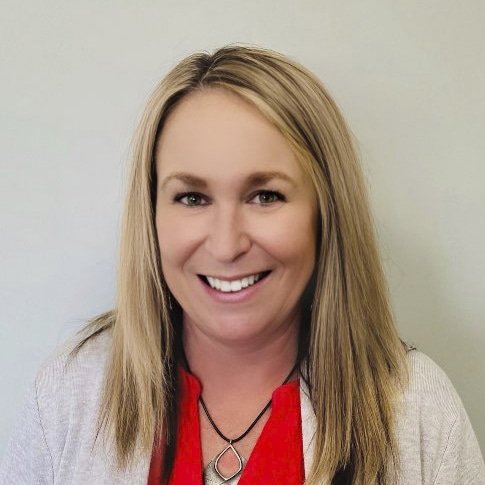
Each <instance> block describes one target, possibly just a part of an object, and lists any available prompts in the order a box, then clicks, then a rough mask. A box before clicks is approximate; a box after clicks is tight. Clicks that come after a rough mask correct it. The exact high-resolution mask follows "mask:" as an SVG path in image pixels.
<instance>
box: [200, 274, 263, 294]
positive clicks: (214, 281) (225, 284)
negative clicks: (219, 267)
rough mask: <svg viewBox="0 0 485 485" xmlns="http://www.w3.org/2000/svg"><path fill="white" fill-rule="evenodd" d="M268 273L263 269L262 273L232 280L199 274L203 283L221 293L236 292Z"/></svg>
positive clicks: (251, 284)
mask: <svg viewBox="0 0 485 485" xmlns="http://www.w3.org/2000/svg"><path fill="white" fill-rule="evenodd" d="M269 273H270V272H269V271H263V272H262V273H256V274H252V275H248V276H245V277H243V278H239V279H234V280H222V279H219V278H216V277H214V276H206V275H201V277H202V279H203V281H205V283H207V284H208V285H209V286H210V287H211V288H212V289H214V290H217V291H220V292H222V293H236V292H238V291H241V290H243V289H245V288H249V287H250V286H253V285H254V284H256V283H257V282H258V281H260V280H261V279H263V278H265V277H266V276H268V274H269Z"/></svg>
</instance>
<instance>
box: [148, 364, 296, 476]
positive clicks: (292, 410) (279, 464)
mask: <svg viewBox="0 0 485 485" xmlns="http://www.w3.org/2000/svg"><path fill="white" fill-rule="evenodd" d="M179 379H180V381H179V385H180V421H179V432H178V439H177V448H176V455H175V462H174V467H173V471H172V476H171V479H170V482H169V485H191V484H194V485H201V484H202V471H203V470H202V467H203V464H202V449H201V441H200V423H199V406H198V400H199V397H200V393H201V392H202V386H201V384H200V382H199V380H198V379H197V378H196V377H195V376H194V375H192V374H190V373H188V372H187V371H186V370H185V369H183V368H181V367H180V368H179ZM270 409H271V414H270V416H269V418H268V420H267V422H266V424H265V425H264V427H263V430H262V431H261V434H260V436H259V439H258V441H257V442H256V445H255V447H254V449H253V451H252V453H251V455H250V457H249V458H248V461H247V463H246V465H245V467H244V470H243V471H242V474H241V476H240V478H239V482H238V485H259V484H261V485H262V484H268V483H270V484H273V483H275V484H276V483H285V485H301V484H302V483H303V482H304V476H305V474H304V465H303V445H302V430H301V413H300V386H299V381H298V380H293V381H291V382H288V383H287V384H282V385H281V386H279V387H278V388H276V389H275V390H274V391H273V394H272V404H271V408H270ZM221 451H222V450H221ZM161 455H162V454H161V450H160V449H158V448H157V449H154V453H153V457H152V461H151V465H150V472H149V477H148V485H159V484H160V474H161V459H162V456H161Z"/></svg>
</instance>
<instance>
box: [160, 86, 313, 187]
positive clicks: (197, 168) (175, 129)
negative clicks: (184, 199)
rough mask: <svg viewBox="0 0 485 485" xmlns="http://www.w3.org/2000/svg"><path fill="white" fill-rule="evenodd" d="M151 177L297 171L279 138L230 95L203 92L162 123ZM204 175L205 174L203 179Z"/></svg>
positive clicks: (258, 114)
mask: <svg viewBox="0 0 485 485" xmlns="http://www.w3.org/2000/svg"><path fill="white" fill-rule="evenodd" d="M156 161H157V173H158V175H159V176H163V175H164V174H167V173H169V172H172V171H181V170H182V171H189V172H191V173H195V174H197V175H200V176H205V175H206V173H209V174H210V173H213V174H216V173H222V172H225V173H229V172H230V173H232V174H237V173H238V172H241V173H243V172H244V173H246V172H247V171H261V170H268V171H273V170H279V171H281V170H284V171H285V172H287V173H288V175H289V176H291V177H293V178H303V177H304V174H303V170H302V168H301V165H300V163H299V162H298V161H297V159H296V156H295V154H294V152H293V150H292V148H291V146H290V145H289V143H288V142H287V140H286V139H285V138H284V137H283V135H282V134H281V133H280V132H279V130H278V129H277V128H276V127H275V126H274V125H273V124H272V123H270V122H269V121H268V120H267V119H266V118H265V117H264V116H263V115H262V114H261V112H260V111H259V110H258V109H257V108H256V107H255V106H253V105H251V104H250V103H249V102H247V101H245V100H243V99H242V98H241V97H239V96H237V95H236V94H234V93H231V92H229V91H227V90H224V89H221V88H207V89H202V90H199V91H196V92H194V93H191V94H190V95H188V96H186V97H185V98H184V99H183V100H182V101H181V102H180V103H179V104H178V105H177V106H176V107H175V108H174V110H173V111H172V113H171V114H170V115H169V116H168V118H167V120H166V121H165V124H164V127H163V129H162V132H161V134H160V137H159V140H158V143H157V147H156ZM204 172H206V173H204Z"/></svg>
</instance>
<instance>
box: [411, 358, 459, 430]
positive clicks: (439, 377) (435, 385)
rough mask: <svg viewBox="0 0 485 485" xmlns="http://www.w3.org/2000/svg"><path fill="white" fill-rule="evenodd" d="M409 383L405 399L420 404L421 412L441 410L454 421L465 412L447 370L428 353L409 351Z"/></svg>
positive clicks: (441, 415) (442, 416) (444, 416)
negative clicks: (446, 372)
mask: <svg viewBox="0 0 485 485" xmlns="http://www.w3.org/2000/svg"><path fill="white" fill-rule="evenodd" d="M408 368H409V384H408V388H407V391H406V393H405V394H404V399H405V401H407V402H410V401H411V402H414V403H415V404H419V411H420V412H421V413H423V412H426V411H427V410H429V411H431V410H439V412H440V417H441V418H442V419H443V418H446V419H448V420H450V421H454V420H456V419H457V417H458V416H459V415H460V414H461V413H462V412H463V410H464V409H463V405H462V403H461V400H460V398H459V396H458V394H457V392H456V391H455V388H454V387H453V384H452V383H451V381H450V379H449V378H448V376H447V375H446V374H445V372H444V371H443V370H442V369H441V368H440V367H439V366H438V365H437V364H436V363H435V362H434V361H433V360H432V359H430V358H429V357H428V356H427V355H425V354H423V353H422V352H419V351H417V350H411V351H410V352H408Z"/></svg>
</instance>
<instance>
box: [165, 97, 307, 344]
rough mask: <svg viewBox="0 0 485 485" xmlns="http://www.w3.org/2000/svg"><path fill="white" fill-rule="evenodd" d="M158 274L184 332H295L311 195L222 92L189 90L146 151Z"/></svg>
mask: <svg viewBox="0 0 485 485" xmlns="http://www.w3.org/2000/svg"><path fill="white" fill-rule="evenodd" d="M156 163H157V178H158V187H157V204H156V226H157V233H158V240H159V245H160V256H161V263H162V271H163V274H164V277H165V279H166V281H167V284H168V286H169V288H170V290H171V292H172V293H173V295H174V296H175V298H176V299H177V301H178V302H179V303H180V305H181V307H182V309H183V312H184V327H185V328H186V330H189V331H190V330H193V331H197V332H201V333H202V334H204V335H205V336H207V337H209V338H211V339H215V340H218V341H221V342H226V343H236V342H244V341H248V340H251V339H262V338H263V339H264V338H269V339H271V338H274V337H275V336H276V334H277V333H278V332H282V331H286V330H288V328H292V327H293V328H296V327H297V325H298V318H299V308H298V305H299V299H300V297H301V294H302V292H303V290H304V288H305V286H306V284H307V282H308V280H309V278H310V276H311V274H312V271H313V268H314V265H315V244H316V218H317V208H316V198H315V195H314V190H313V187H312V184H311V181H310V180H309V178H308V176H307V175H306V174H305V172H304V171H303V169H302V168H301V166H300V164H299V163H298V161H297V160H296V158H295V156H294V154H293V151H292V150H291V149H290V146H289V145H288V143H287V141H286V140H285V138H284V137H283V136H282V135H281V134H280V133H279V131H278V130H277V129H276V128H275V127H274V126H273V125H272V124H271V123H269V122H268V121H267V120H266V119H265V118H264V117H263V116H262V115H261V114H260V112H259V111H258V110H257V109H256V108H255V107H253V106H251V105H249V104H248V103H246V102H245V101H243V100H242V99H240V98H238V97H237V96H236V95H234V94H231V93H228V92H226V91H224V90H222V89H218V88H215V89H206V90H202V91H197V92H195V93H193V94H190V95H189V96H187V97H186V98H184V99H183V100H182V102H181V103H180V104H179V105H178V106H177V107H176V108H175V110H174V111H173V112H172V113H171V115H170V116H169V117H168V119H167V121H166V123H165V125H164V128H163V131H162V133H161V136H160V139H159V143H158V146H157V151H156Z"/></svg>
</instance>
